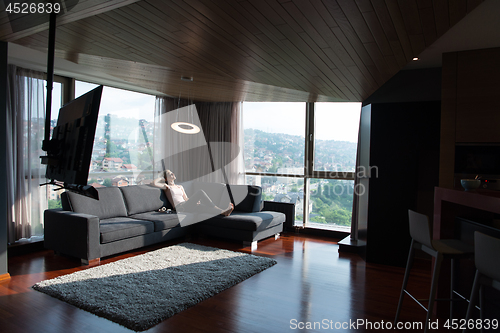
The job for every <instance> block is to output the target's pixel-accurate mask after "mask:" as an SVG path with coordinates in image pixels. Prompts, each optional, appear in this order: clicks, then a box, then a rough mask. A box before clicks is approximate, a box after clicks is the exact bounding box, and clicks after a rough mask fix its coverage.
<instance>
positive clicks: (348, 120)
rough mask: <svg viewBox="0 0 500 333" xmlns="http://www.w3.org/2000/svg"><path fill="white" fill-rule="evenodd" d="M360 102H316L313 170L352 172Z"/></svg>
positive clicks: (354, 163)
mask: <svg viewBox="0 0 500 333" xmlns="http://www.w3.org/2000/svg"><path fill="white" fill-rule="evenodd" d="M360 113H361V103H315V108H314V116H315V124H314V127H315V132H316V133H315V135H314V138H315V141H314V149H315V150H314V169H315V171H346V172H353V171H354V170H355V167H356V150H357V142H358V130H359V117H360Z"/></svg>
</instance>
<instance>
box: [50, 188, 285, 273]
mask: <svg viewBox="0 0 500 333" xmlns="http://www.w3.org/2000/svg"><path fill="white" fill-rule="evenodd" d="M182 185H183V186H184V189H185V190H186V193H187V195H188V196H189V195H191V194H192V193H194V192H195V191H197V190H199V189H202V190H204V191H205V192H207V194H208V195H209V196H210V198H211V199H212V200H213V201H214V202H215V203H216V204H218V205H219V207H227V205H228V204H229V202H230V201H229V194H228V191H227V188H226V185H225V184H219V183H200V182H188V183H184V184H182ZM230 188H231V192H232V194H233V197H234V202H235V204H236V205H235V210H234V212H233V213H232V214H231V215H230V216H220V215H218V216H210V215H208V214H203V213H200V214H193V213H182V212H178V213H171V214H168V213H165V212H160V211H158V210H159V209H161V208H164V209H172V207H171V205H170V203H169V202H168V199H167V197H166V195H165V193H164V191H163V190H162V189H160V188H157V187H154V186H149V185H133V186H126V187H106V188H98V189H97V191H98V193H99V200H95V199H92V198H89V197H85V196H83V195H79V194H76V193H73V192H64V193H63V195H62V206H63V208H62V209H49V210H46V211H45V214H44V223H45V232H44V233H45V247H46V248H48V249H51V250H54V251H55V252H56V253H60V254H65V255H69V256H73V257H77V258H80V259H81V260H82V263H84V264H88V263H89V262H92V261H97V260H99V259H100V258H101V257H106V256H110V255H113V254H117V253H121V252H125V251H129V250H132V249H136V248H140V247H143V246H148V245H151V244H155V243H159V242H163V241H167V240H171V239H174V238H178V237H182V236H185V235H187V234H189V233H192V232H202V233H204V234H207V235H211V236H216V237H222V238H227V239H231V240H238V241H243V242H245V243H246V244H247V245H248V244H250V245H252V247H255V246H256V242H257V241H259V240H261V239H264V238H267V237H270V236H273V235H277V234H279V233H280V232H282V231H283V223H284V222H285V220H286V216H288V217H289V218H290V214H286V215H285V213H286V212H287V211H289V210H290V207H287V204H282V205H276V203H272V208H273V210H265V208H266V206H267V204H266V203H262V202H261V195H260V194H261V191H260V188H259V187H255V186H247V185H231V186H230ZM292 218H293V217H292Z"/></svg>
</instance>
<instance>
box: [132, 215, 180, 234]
mask: <svg viewBox="0 0 500 333" xmlns="http://www.w3.org/2000/svg"><path fill="white" fill-rule="evenodd" d="M130 217H131V218H134V219H138V220H146V221H151V222H153V223H154V226H155V231H161V230H167V229H172V228H175V227H178V226H179V222H180V221H182V220H183V219H184V218H185V217H186V216H185V215H182V214H166V213H163V212H155V211H153V212H145V213H140V214H134V215H131V216H130Z"/></svg>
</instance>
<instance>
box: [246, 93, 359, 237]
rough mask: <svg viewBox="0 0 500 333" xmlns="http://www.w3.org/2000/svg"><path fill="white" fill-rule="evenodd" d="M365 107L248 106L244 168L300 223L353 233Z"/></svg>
mask: <svg viewBox="0 0 500 333" xmlns="http://www.w3.org/2000/svg"><path fill="white" fill-rule="evenodd" d="M360 110H361V104H360V103H252V102H245V103H243V112H244V117H243V127H244V131H245V145H244V155H245V170H246V181H247V183H249V184H255V185H260V186H262V190H263V198H264V200H271V201H281V202H292V203H294V204H295V224H296V225H300V226H307V227H312V228H325V229H335V230H341V231H347V232H348V231H350V225H351V219H352V202H353V194H354V171H355V167H356V150H357V140H358V129H359V116H360Z"/></svg>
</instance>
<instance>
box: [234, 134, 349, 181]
mask: <svg viewBox="0 0 500 333" xmlns="http://www.w3.org/2000/svg"><path fill="white" fill-rule="evenodd" d="M244 135H245V167H246V169H247V170H249V169H251V168H252V167H255V168H257V169H258V168H259V167H260V168H264V169H267V171H271V172H274V171H276V170H277V168H279V167H303V166H304V145H305V138H304V137H303V136H300V135H289V134H281V133H267V132H263V131H260V130H254V129H245V132H244ZM356 149H357V143H355V142H346V141H335V140H317V141H316V150H315V169H316V170H334V171H353V170H354V168H355V165H356ZM252 152H253V156H252Z"/></svg>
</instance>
